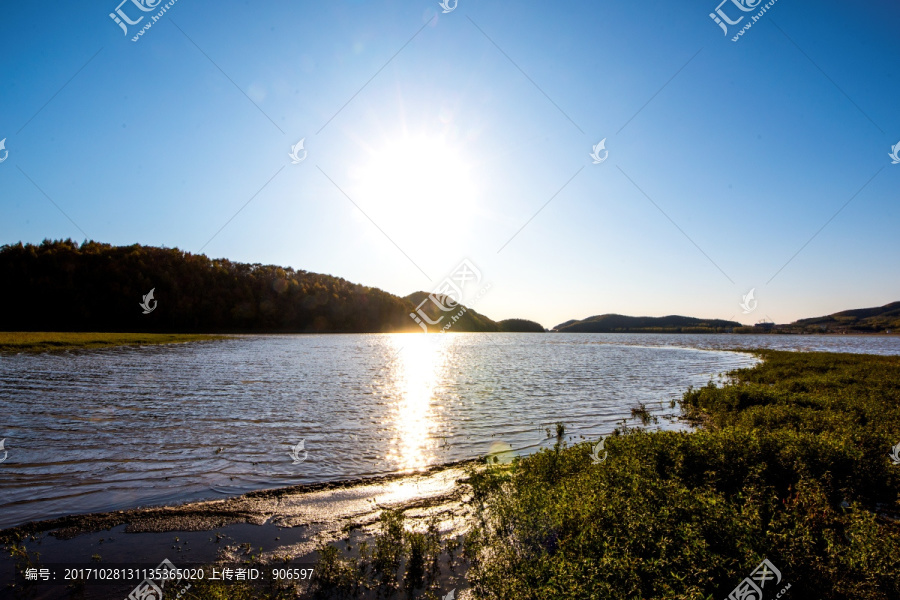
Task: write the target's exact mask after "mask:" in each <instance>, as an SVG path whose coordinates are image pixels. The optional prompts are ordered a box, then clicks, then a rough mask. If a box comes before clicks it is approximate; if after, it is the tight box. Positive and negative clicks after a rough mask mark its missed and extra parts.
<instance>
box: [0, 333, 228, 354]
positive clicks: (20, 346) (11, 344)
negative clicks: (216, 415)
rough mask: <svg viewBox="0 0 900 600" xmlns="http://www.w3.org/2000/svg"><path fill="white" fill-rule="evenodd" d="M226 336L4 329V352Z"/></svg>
mask: <svg viewBox="0 0 900 600" xmlns="http://www.w3.org/2000/svg"><path fill="white" fill-rule="evenodd" d="M219 339H225V338H224V336H220V335H211V334H187V333H81V332H53V331H47V332H43V331H0V352H48V351H51V350H73V349H77V348H107V347H111V346H142V345H146V344H179V343H183V342H197V341H204V340H219Z"/></svg>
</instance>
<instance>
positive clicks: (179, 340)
mask: <svg viewBox="0 0 900 600" xmlns="http://www.w3.org/2000/svg"><path fill="white" fill-rule="evenodd" d="M743 329H747V330H753V329H754V328H752V327H747V328H743ZM398 333H407V334H410V335H422V334H421V333H420V332H408V331H395V332H382V331H368V332H338V331H334V332H301V331H296V332H294V331H259V332H241V333H109V332H60V331H0V353H13V354H15V353H20V352H24V353H40V352H53V351H67V350H86V349H96V348H114V347H121V346H152V345H164V344H184V343H188V342H208V341H221V340H228V339H235V338H237V337H240V336H245V335H273V336H278V335H369V334H381V335H394V334H398ZM453 333H537V332H496V331H458V332H453ZM544 333H564V334H574V335H583V334H591V333H594V334H596V333H600V334H615V335H653V334H666V335H748V334H759V335H763V334H764V335H782V336H810V337H830V336H864V337H870V336H872V337H874V336H878V337H884V336H888V337H896V336H898V335H900V332H897V333H895V332H890V333H885V332H865V331H846V332H835V331H828V332H820V333H811V332H788V331H760V330H753V331H677V330H658V331H652V330H628V331H592V332H570V331H562V332H560V331H552V330H551V331H547V332H544ZM435 335H437V334H435Z"/></svg>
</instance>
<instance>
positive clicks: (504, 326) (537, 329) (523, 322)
mask: <svg viewBox="0 0 900 600" xmlns="http://www.w3.org/2000/svg"><path fill="white" fill-rule="evenodd" d="M498 325H500V331H509V332H518V333H544V326H543V325H541V324H540V323H535V322H534V321H529V320H527V319H504V320H502V321H500V322H499V323H498Z"/></svg>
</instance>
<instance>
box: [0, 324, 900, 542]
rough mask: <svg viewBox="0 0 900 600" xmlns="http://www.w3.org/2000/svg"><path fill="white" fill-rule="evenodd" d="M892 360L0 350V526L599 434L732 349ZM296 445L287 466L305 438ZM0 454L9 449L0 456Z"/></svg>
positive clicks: (634, 351) (682, 344)
mask: <svg viewBox="0 0 900 600" xmlns="http://www.w3.org/2000/svg"><path fill="white" fill-rule="evenodd" d="M758 347H770V348H784V349H792V350H828V351H846V352H871V353H878V354H900V338H898V337H890V336H883V337H864V336H859V337H854V336H834V337H825V336H814V337H813V336H809V337H807V336H774V335H773V336H740V335H738V336H731V335H716V336H703V335H647V334H645V335H628V334H447V335H437V334H434V335H428V336H426V335H423V334H399V335H296V336H244V337H240V338H237V339H231V340H225V341H217V342H203V343H194V344H180V345H172V346H147V347H143V348H127V347H126V348H117V349H104V350H90V351H72V352H65V353H54V354H38V355H26V354H19V355H6V356H2V357H0V415H2V417H0V439H3V438H5V439H6V442H5V446H6V452H8V456H7V459H6V460H5V461H3V462H2V463H0V528H4V527H10V526H14V525H18V524H21V523H24V522H26V521H30V520H37V519H46V518H52V517H57V516H62V515H66V514H73V513H85V512H94V511H106V510H118V509H124V508H132V507H136V506H148V505H158V504H166V503H172V502H181V501H185V500H194V499H200V498H214V497H221V496H222V495H229V494H239V493H244V492H247V491H251V490H256V489H262V488H271V487H279V486H286V485H294V484H302V483H314V482H321V481H333V480H342V479H355V478H360V477H366V476H371V475H379V474H386V473H396V472H402V471H411V470H416V469H419V468H423V467H426V466H429V465H434V464H438V463H445V462H449V461H454V460H460V459H466V458H474V457H480V456H484V455H485V454H487V453H488V452H490V451H491V448H492V447H494V448H496V447H497V444H509V445H510V446H511V447H512V448H513V449H514V451H515V452H518V453H522V454H527V453H530V452H534V451H536V450H537V449H538V448H540V447H545V446H550V445H552V444H553V441H554V440H553V439H548V438H547V434H546V432H545V429H546V428H547V427H550V428H553V427H554V424H555V423H556V422H557V421H562V422H564V423H565V424H566V426H567V434H568V435H572V436H574V437H573V438H572V439H573V440H576V441H578V440H581V436H584V437H585V438H586V439H590V440H596V439H598V438H599V437H600V436H601V435H604V434H608V433H610V432H611V431H612V430H613V429H614V428H615V427H616V426H617V424H619V423H621V422H622V420H623V419H628V424H629V425H632V426H635V425H638V424H637V423H636V422H635V421H634V420H631V419H630V411H631V408H633V407H635V406H637V404H638V403H639V402H643V403H646V404H647V405H648V408H649V409H650V410H651V412H652V413H653V414H654V415H656V416H657V417H658V418H659V423H658V424H655V425H651V426H650V427H663V428H673V427H678V426H679V425H678V424H677V423H676V422H674V421H673V420H672V417H673V416H674V415H675V414H676V411H677V409H672V408H670V405H669V403H670V400H672V399H677V398H680V397H681V394H682V392H683V391H684V390H685V389H686V388H687V387H688V386H691V385H693V386H699V385H704V384H705V383H706V382H707V381H709V379H710V378H711V377H715V376H716V375H717V374H719V373H723V372H725V371H728V370H731V369H734V368H738V367H744V366H750V365H752V364H754V363H755V359H754V358H753V357H752V356H750V355H747V354H743V353H735V352H727V351H726V350H727V349H733V348H758ZM301 440H302V441H303V443H304V448H303V449H302V450H297V451H296V456H297V458H298V459H299V460H296V461H295V460H294V458H293V457H292V448H294V447H295V446H296V445H297V444H298V443H299V442H300V441H301ZM0 458H2V453H0Z"/></svg>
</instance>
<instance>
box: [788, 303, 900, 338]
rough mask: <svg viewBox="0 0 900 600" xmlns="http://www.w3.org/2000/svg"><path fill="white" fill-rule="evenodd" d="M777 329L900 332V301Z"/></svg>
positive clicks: (811, 319)
mask: <svg viewBox="0 0 900 600" xmlns="http://www.w3.org/2000/svg"><path fill="white" fill-rule="evenodd" d="M776 329H801V330H802V331H803V332H804V333H818V332H827V333H850V332H858V333H878V332H884V331H897V332H900V302H891V303H890V304H885V305H884V306H879V307H876V308H857V309H853V310H844V311H841V312H836V313H834V314H832V315H827V316H824V317H813V318H810V319H800V320H798V321H794V322H793V323H791V324H790V325H778V326H776Z"/></svg>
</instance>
